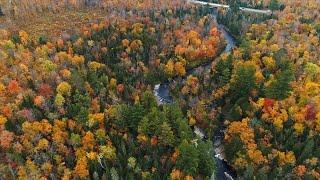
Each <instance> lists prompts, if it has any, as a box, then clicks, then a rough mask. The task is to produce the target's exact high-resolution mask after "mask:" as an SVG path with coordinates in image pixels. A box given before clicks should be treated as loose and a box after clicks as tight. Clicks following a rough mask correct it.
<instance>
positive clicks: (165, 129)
mask: <svg viewBox="0 0 320 180" xmlns="http://www.w3.org/2000/svg"><path fill="white" fill-rule="evenodd" d="M159 131H160V132H159V144H160V145H163V146H173V145H174V143H175V136H174V134H173V131H172V129H171V127H170V125H169V124H168V123H166V122H163V123H162V125H161V127H160V130H159Z"/></svg>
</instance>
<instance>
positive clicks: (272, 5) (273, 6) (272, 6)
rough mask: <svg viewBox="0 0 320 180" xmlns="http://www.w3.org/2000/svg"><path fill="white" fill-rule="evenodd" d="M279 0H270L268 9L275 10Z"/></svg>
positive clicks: (277, 7)
mask: <svg viewBox="0 0 320 180" xmlns="http://www.w3.org/2000/svg"><path fill="white" fill-rule="evenodd" d="M279 7H280V5H279V2H278V0H271V1H270V3H269V9H270V10H271V11H276V10H279Z"/></svg>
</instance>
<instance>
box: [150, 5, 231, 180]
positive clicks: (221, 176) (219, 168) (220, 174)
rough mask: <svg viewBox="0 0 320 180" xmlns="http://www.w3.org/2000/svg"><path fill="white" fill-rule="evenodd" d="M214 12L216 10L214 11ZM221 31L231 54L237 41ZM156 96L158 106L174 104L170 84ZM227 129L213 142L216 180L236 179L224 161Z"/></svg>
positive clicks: (198, 131) (217, 133) (220, 129)
mask: <svg viewBox="0 0 320 180" xmlns="http://www.w3.org/2000/svg"><path fill="white" fill-rule="evenodd" d="M213 11H214V10H213ZM213 16H214V17H216V13H215V12H214V13H213ZM218 28H219V30H220V31H221V32H222V33H223V36H224V38H225V40H226V42H227V45H226V47H225V49H224V51H223V52H230V51H231V50H232V49H233V48H234V47H235V40H234V38H233V37H232V35H231V34H230V33H229V32H228V31H227V30H226V28H225V27H224V26H223V25H221V24H219V25H218ZM210 67H211V63H208V64H203V65H201V66H200V67H196V68H194V69H192V70H190V71H188V72H187V75H189V74H192V73H193V72H195V71H196V70H197V69H198V68H203V69H204V70H209V69H210ZM154 95H155V96H156V98H157V100H158V104H169V103H173V98H172V97H171V96H170V89H169V84H168V83H161V84H157V85H155V87H154ZM224 130H225V127H224V126H223V124H221V125H220V126H219V127H218V128H217V130H216V131H215V132H214V136H213V142H214V153H215V155H214V158H215V161H216V170H215V172H214V176H215V179H217V180H232V179H234V178H235V177H236V174H235V171H234V170H233V169H232V167H231V166H230V165H228V163H227V162H226V161H225V160H224V159H225V158H224V147H223V145H222V140H223V138H224ZM194 132H195V133H196V134H197V135H199V136H200V137H201V138H204V137H205V134H204V133H203V131H202V130H201V129H200V128H198V127H195V128H194Z"/></svg>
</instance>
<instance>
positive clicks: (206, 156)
mask: <svg viewBox="0 0 320 180" xmlns="http://www.w3.org/2000/svg"><path fill="white" fill-rule="evenodd" d="M212 147H213V144H212V142H211V141H208V142H200V143H199V144H198V147H197V148H198V150H199V152H200V155H199V159H200V161H199V162H200V163H199V172H200V173H201V174H204V175H205V176H208V177H210V176H211V175H212V172H213V171H214V168H215V166H214V160H213V158H212V157H213V154H214V153H213V148H212Z"/></svg>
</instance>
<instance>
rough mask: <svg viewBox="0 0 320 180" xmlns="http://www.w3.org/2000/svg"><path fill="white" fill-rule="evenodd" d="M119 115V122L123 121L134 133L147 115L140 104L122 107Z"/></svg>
mask: <svg viewBox="0 0 320 180" xmlns="http://www.w3.org/2000/svg"><path fill="white" fill-rule="evenodd" d="M118 111H119V115H120V117H118V119H117V121H123V124H124V125H125V126H128V127H129V129H131V130H132V131H134V132H137V130H138V124H139V122H140V121H141V120H142V118H143V117H144V115H145V112H146V111H145V109H144V108H143V107H142V105H140V104H135V105H133V106H128V105H123V106H120V107H119V109H118Z"/></svg>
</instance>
